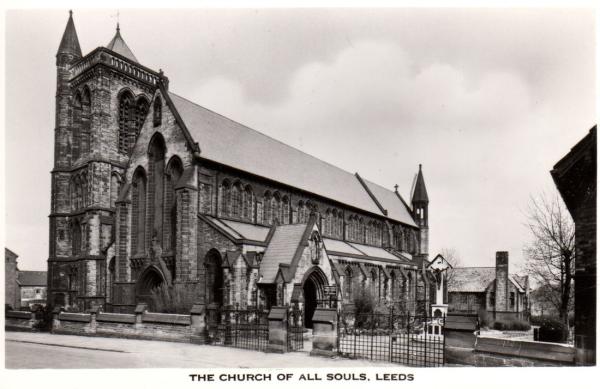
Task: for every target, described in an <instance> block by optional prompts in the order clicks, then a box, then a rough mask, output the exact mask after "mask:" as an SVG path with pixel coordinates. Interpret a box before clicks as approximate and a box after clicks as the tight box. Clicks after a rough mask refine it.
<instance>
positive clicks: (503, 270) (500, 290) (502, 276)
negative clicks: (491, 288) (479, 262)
mask: <svg viewBox="0 0 600 389" xmlns="http://www.w3.org/2000/svg"><path fill="white" fill-rule="evenodd" d="M508 283H509V281H508V252H507V251H498V252H496V307H495V309H496V311H500V312H504V311H507V310H509V307H510V305H509V301H508V299H509V292H508Z"/></svg>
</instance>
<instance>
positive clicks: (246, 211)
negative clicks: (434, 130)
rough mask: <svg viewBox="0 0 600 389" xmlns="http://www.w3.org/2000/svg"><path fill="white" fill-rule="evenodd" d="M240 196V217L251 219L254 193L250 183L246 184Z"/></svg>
mask: <svg viewBox="0 0 600 389" xmlns="http://www.w3.org/2000/svg"><path fill="white" fill-rule="evenodd" d="M242 197H243V199H242V218H244V219H246V220H252V218H253V217H252V215H253V207H252V205H253V204H254V200H253V199H254V194H253V193H252V187H251V186H250V185H246V187H245V188H244V192H243V194H242Z"/></svg>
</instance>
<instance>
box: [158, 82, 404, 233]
mask: <svg viewBox="0 0 600 389" xmlns="http://www.w3.org/2000/svg"><path fill="white" fill-rule="evenodd" d="M168 97H169V98H170V100H171V101H172V103H173V105H174V106H175V108H176V110H177V113H178V114H179V116H181V118H182V120H183V122H184V124H185V127H186V128H187V130H188V131H189V133H190V135H191V137H192V138H193V140H194V141H195V142H198V145H199V147H200V156H201V157H202V158H205V159H208V160H211V161H215V162H218V163H220V164H223V165H226V166H230V167H233V168H237V169H240V170H243V171H247V172H249V173H252V174H255V175H257V176H261V177H264V178H268V179H271V180H273V181H276V182H280V183H283V184H286V185H289V186H292V187H295V188H299V189H302V190H305V191H307V192H310V193H313V194H316V195H319V196H323V197H326V198H329V199H332V200H335V201H338V202H340V203H343V204H346V205H349V206H352V207H355V208H358V209H361V210H363V211H367V212H370V213H373V214H376V215H383V213H382V211H381V210H380V209H379V207H378V206H377V204H376V203H375V201H373V199H372V198H371V197H370V195H369V194H368V193H367V191H366V190H365V189H364V188H363V186H362V184H361V183H360V182H359V180H358V179H357V177H355V175H354V174H352V173H349V172H347V171H345V170H342V169H340V168H338V167H335V166H333V165H331V164H329V163H326V162H324V161H321V160H320V159H318V158H315V157H313V156H311V155H309V154H306V153H304V152H302V151H300V150H298V149H295V148H293V147H291V146H288V145H286V144H285V143H282V142H280V141H278V140H275V139H273V138H271V137H269V136H266V135H264V134H262V133H260V132H258V131H256V130H253V129H251V128H249V127H246V126H244V125H242V124H240V123H237V122H235V121H233V120H231V119H228V118H226V117H224V116H222V115H219V114H217V113H215V112H213V111H211V110H209V109H206V108H204V107H201V106H199V105H197V104H195V103H193V102H191V101H189V100H187V99H185V98H183V97H180V96H178V95H176V94H174V93H171V92H169V94H168ZM315 172H318V174H315ZM369 188H373V190H374V191H375V192H376V197H377V198H378V200H379V201H380V202H382V204H385V207H386V208H388V209H389V210H390V213H391V214H390V216H389V217H390V218H392V219H395V220H397V221H400V222H403V223H406V224H409V225H411V226H416V224H415V222H414V220H413V219H412V217H411V215H410V213H409V212H408V211H407V210H406V209H403V208H406V207H405V205H404V204H403V203H402V201H401V200H400V199H398V198H396V201H395V202H394V197H396V194H395V193H394V192H393V191H388V190H386V189H384V188H383V187H380V186H378V185H375V184H373V183H369ZM386 192H388V193H386ZM379 197H381V198H379ZM392 215H393V216H392Z"/></svg>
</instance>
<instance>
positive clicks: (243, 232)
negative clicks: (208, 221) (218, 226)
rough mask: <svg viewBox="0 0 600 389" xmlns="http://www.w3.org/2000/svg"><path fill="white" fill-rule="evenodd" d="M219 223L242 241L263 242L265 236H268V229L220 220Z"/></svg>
mask: <svg viewBox="0 0 600 389" xmlns="http://www.w3.org/2000/svg"><path fill="white" fill-rule="evenodd" d="M221 222H222V223H223V224H225V225H227V226H228V227H229V228H231V229H233V230H235V231H236V233H237V234H238V235H240V236H241V237H242V238H244V239H248V240H256V241H259V242H264V241H265V240H266V239H267V235H269V230H270V228H269V227H265V226H258V225H255V224H248V223H242V222H237V221H233V220H225V219H221Z"/></svg>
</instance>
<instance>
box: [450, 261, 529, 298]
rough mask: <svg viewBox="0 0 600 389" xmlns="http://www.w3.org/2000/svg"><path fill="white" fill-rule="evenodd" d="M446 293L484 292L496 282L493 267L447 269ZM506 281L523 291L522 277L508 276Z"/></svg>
mask: <svg viewBox="0 0 600 389" xmlns="http://www.w3.org/2000/svg"><path fill="white" fill-rule="evenodd" d="M448 280H449V281H448V292H485V290H486V288H487V287H488V286H489V285H490V284H491V283H492V282H494V281H495V280H496V268H495V267H457V268H450V269H448ZM508 280H509V281H510V282H512V283H513V285H514V286H515V287H516V288H517V290H518V291H519V292H525V290H524V277H520V276H517V275H515V274H509V275H508ZM522 282H523V284H521V283H522Z"/></svg>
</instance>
